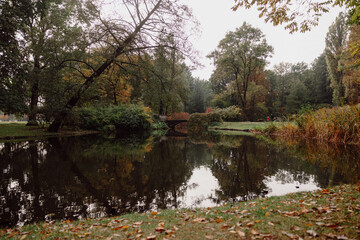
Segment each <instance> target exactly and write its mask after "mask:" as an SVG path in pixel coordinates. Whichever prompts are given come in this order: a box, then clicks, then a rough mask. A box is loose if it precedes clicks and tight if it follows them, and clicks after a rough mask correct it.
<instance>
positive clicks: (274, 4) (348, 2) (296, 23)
mask: <svg viewBox="0 0 360 240" xmlns="http://www.w3.org/2000/svg"><path fill="white" fill-rule="evenodd" d="M252 6H256V7H257V9H258V11H259V12H260V14H259V17H263V18H265V21H266V22H271V23H273V24H274V25H275V26H277V25H281V24H285V29H288V30H289V31H290V33H293V32H297V31H300V32H305V31H309V30H311V28H312V27H313V26H316V25H317V24H318V22H319V19H320V17H321V16H322V15H323V14H324V13H327V12H328V11H329V9H330V8H331V7H333V6H340V7H345V8H346V9H347V10H348V12H349V18H350V20H351V22H358V20H359V17H360V6H359V3H358V2H357V1H354V0H330V1H314V0H310V1H284V0H280V1H279V0H270V1H261V0H254V1H248V0H235V5H234V7H233V10H234V11H236V10H237V9H238V8H239V7H244V8H251V7H252Z"/></svg>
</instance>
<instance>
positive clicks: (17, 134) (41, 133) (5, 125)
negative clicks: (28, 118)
mask: <svg viewBox="0 0 360 240" xmlns="http://www.w3.org/2000/svg"><path fill="white" fill-rule="evenodd" d="M85 133H90V132H89V131H66V130H65V131H61V132H59V133H50V132H47V128H46V127H40V126H39V127H33V126H31V127H27V126H26V122H17V123H12V122H11V123H10V122H0V139H5V140H6V139H22V138H34V137H36V138H39V137H49V136H57V135H77V134H85Z"/></svg>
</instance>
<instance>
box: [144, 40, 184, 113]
mask: <svg viewBox="0 0 360 240" xmlns="http://www.w3.org/2000/svg"><path fill="white" fill-rule="evenodd" d="M161 38H162V40H161V44H160V45H161V46H160V47H157V48H156V49H155V50H154V52H153V54H152V55H153V56H151V58H150V59H148V60H149V64H148V66H147V72H146V73H145V76H146V81H143V83H142V99H143V101H144V103H145V105H147V106H149V107H151V109H152V110H153V111H154V112H157V113H159V114H162V115H168V114H170V113H173V112H179V111H182V110H183V109H184V105H185V102H186V100H187V92H188V88H189V87H188V82H189V77H190V76H191V75H190V71H189V70H188V68H187V66H186V65H185V64H184V56H183V54H182V53H181V52H180V51H178V49H179V48H178V47H177V46H176V42H175V41H174V40H175V39H174V38H173V36H169V37H165V38H163V37H161ZM168 46H170V47H168Z"/></svg>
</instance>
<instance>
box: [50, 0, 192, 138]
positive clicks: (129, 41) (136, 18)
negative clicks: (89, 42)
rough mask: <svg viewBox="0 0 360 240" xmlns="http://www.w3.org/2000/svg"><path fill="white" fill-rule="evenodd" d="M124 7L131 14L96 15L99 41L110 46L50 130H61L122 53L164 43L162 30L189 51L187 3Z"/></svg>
mask: <svg viewBox="0 0 360 240" xmlns="http://www.w3.org/2000/svg"><path fill="white" fill-rule="evenodd" d="M121 7H122V9H123V10H127V16H123V17H122V18H119V17H118V16H115V17H114V18H113V19H104V17H103V16H102V15H101V12H100V11H98V13H97V15H96V17H97V18H98V19H99V24H98V25H96V27H95V28H96V30H97V36H98V39H99V41H98V43H97V44H98V45H101V46H105V47H106V55H105V58H104V59H105V60H104V61H103V62H102V63H101V64H98V65H95V66H92V65H91V64H89V68H90V69H91V71H92V73H91V75H89V76H85V75H84V76H83V77H84V79H85V81H84V83H83V84H82V85H81V87H79V88H78V90H77V91H76V93H75V94H74V95H73V96H72V97H71V98H70V99H69V100H68V101H67V103H66V104H65V106H64V108H63V109H62V110H61V112H60V113H59V114H58V115H57V117H56V118H55V120H54V121H53V122H52V124H51V125H50V127H49V131H51V132H55V131H58V130H59V128H60V127H61V125H62V121H63V119H64V118H65V117H66V116H67V114H68V113H69V111H71V109H72V108H73V107H74V106H75V105H76V104H77V103H78V102H79V100H80V98H81V97H82V96H83V95H84V93H85V92H86V91H87V89H88V88H89V87H90V86H91V85H92V84H93V83H94V82H95V80H96V79H97V78H98V77H99V76H100V75H101V74H102V73H103V72H104V71H105V70H106V69H107V68H109V67H110V66H111V65H112V64H113V63H114V61H115V59H116V58H117V57H119V56H120V55H123V56H126V55H128V54H134V52H136V51H141V50H144V49H148V48H151V47H155V46H157V45H160V44H159V42H158V41H157V39H156V36H158V35H159V33H162V34H165V35H168V34H171V35H173V36H174V39H175V41H176V42H179V43H178V44H177V46H178V47H179V46H181V47H182V49H183V50H185V51H186V50H189V48H188V45H187V44H186V36H187V34H186V33H185V32H184V29H183V24H184V23H185V22H187V21H189V20H191V18H192V15H191V13H190V12H189V9H188V8H187V7H186V6H184V5H181V4H179V3H178V1H170V0H150V1H149V0H147V1H145V0H142V1H135V0H123V1H122V5H121Z"/></svg>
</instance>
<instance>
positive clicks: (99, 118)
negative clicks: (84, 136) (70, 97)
mask: <svg viewBox="0 0 360 240" xmlns="http://www.w3.org/2000/svg"><path fill="white" fill-rule="evenodd" d="M151 123H152V119H151V111H150V109H148V108H145V107H143V106H140V105H132V104H124V105H117V106H109V107H85V108H77V109H75V110H74V111H73V112H72V114H71V115H70V118H68V119H67V121H66V124H67V125H69V126H74V127H79V128H81V129H85V130H97V131H115V130H116V131H119V130H125V131H139V130H147V129H150V127H151Z"/></svg>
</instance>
